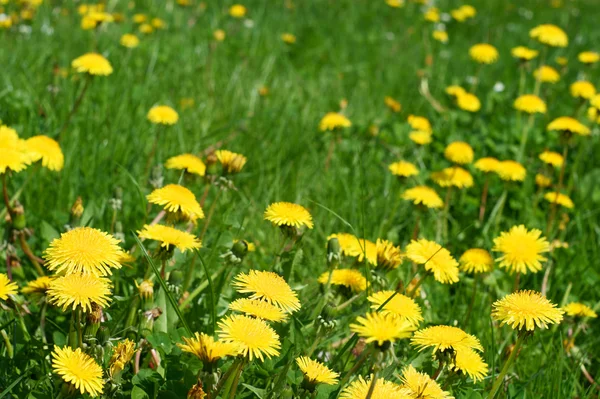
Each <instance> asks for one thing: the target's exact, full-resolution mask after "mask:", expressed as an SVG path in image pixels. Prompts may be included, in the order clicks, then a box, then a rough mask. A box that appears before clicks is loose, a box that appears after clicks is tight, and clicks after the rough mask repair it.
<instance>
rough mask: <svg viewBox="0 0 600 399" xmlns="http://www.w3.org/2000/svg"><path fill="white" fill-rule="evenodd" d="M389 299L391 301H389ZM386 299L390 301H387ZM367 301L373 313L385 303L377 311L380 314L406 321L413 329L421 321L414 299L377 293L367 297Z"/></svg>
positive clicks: (382, 292)
mask: <svg viewBox="0 0 600 399" xmlns="http://www.w3.org/2000/svg"><path fill="white" fill-rule="evenodd" d="M392 296H393V297H392ZM390 297H391V298H392V299H390ZM388 299H390V300H389V301H388ZM367 300H368V301H369V302H370V303H371V309H373V310H374V311H376V310H378V309H379V308H380V307H381V305H383V304H384V303H385V305H384V307H383V308H382V309H381V310H379V312H380V313H382V314H386V313H389V314H391V315H394V316H396V317H398V318H400V319H401V320H403V321H407V322H408V323H410V324H411V325H413V326H415V327H417V326H418V325H419V323H420V322H421V321H423V316H422V312H421V307H420V306H419V305H418V304H417V303H416V302H415V301H414V299H412V298H409V297H407V296H406V295H402V294H396V295H394V291H379V292H375V293H374V294H373V295H371V296H369V297H368V298H367ZM386 301H387V303H386Z"/></svg>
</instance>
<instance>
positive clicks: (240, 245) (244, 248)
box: [231, 240, 248, 259]
mask: <svg viewBox="0 0 600 399" xmlns="http://www.w3.org/2000/svg"><path fill="white" fill-rule="evenodd" d="M231 252H232V253H233V255H235V257H237V258H240V259H244V257H245V256H246V254H247V253H248V243H247V242H246V241H244V240H239V241H236V242H235V243H234V244H233V247H231Z"/></svg>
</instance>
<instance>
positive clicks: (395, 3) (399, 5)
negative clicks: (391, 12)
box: [385, 0, 404, 8]
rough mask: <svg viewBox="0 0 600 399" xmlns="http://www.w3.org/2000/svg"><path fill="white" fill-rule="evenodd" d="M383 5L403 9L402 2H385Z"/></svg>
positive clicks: (399, 0)
mask: <svg viewBox="0 0 600 399" xmlns="http://www.w3.org/2000/svg"><path fill="white" fill-rule="evenodd" d="M385 4H387V5H388V6H390V7H392V8H400V7H404V0H385Z"/></svg>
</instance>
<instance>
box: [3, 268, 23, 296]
mask: <svg viewBox="0 0 600 399" xmlns="http://www.w3.org/2000/svg"><path fill="white" fill-rule="evenodd" d="M18 289H19V287H18V286H17V283H13V282H11V281H10V280H9V279H8V276H7V275H6V274H4V273H0V299H3V300H5V301H6V300H7V299H8V296H9V295H14V294H16V293H17V291H18Z"/></svg>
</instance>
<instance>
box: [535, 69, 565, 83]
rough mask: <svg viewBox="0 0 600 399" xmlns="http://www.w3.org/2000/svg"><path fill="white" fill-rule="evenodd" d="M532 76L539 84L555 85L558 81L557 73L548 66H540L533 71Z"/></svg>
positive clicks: (558, 75)
mask: <svg viewBox="0 0 600 399" xmlns="http://www.w3.org/2000/svg"><path fill="white" fill-rule="evenodd" d="M533 76H534V77H535V78H536V79H537V80H539V81H540V82H546V83H556V82H558V81H559V80H560V74H559V73H558V71H557V70H556V69H554V68H552V67H550V66H548V65H542V66H540V67H539V68H538V69H536V70H535V71H533Z"/></svg>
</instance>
